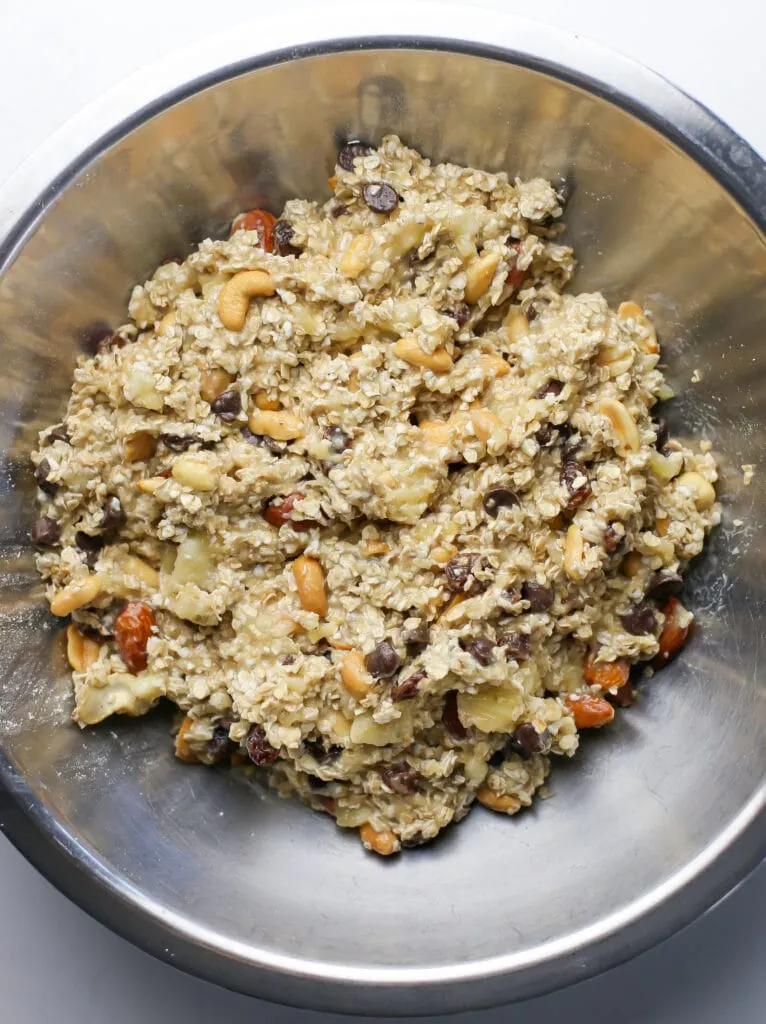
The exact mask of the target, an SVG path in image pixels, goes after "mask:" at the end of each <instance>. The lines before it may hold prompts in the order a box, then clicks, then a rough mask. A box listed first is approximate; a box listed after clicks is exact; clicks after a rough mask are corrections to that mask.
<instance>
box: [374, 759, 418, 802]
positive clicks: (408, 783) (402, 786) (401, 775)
mask: <svg viewBox="0 0 766 1024" xmlns="http://www.w3.org/2000/svg"><path fill="white" fill-rule="evenodd" d="M380 774H381V777H382V779H383V781H384V782H385V784H386V785H387V786H388V788H389V789H390V790H392V791H393V792H394V793H398V794H399V795H400V796H407V795H408V794H409V793H414V792H415V790H416V789H417V788H418V781H419V779H420V774H419V773H418V772H416V771H415V769H414V768H410V766H409V765H408V764H406V763H405V762H403V761H398V762H397V763H395V764H392V765H389V766H388V768H384V769H383V770H382V772H381V773H380Z"/></svg>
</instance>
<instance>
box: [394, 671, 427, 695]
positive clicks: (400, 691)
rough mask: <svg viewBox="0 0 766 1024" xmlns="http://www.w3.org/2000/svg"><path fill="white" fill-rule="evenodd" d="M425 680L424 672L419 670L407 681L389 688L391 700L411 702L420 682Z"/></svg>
mask: <svg viewBox="0 0 766 1024" xmlns="http://www.w3.org/2000/svg"><path fill="white" fill-rule="evenodd" d="M425 678H426V673H425V670H424V669H422V668H420V669H418V670H417V672H413V673H412V675H411V676H408V677H407V679H404V680H402V682H401V683H397V684H396V686H392V687H391V700H412V698H413V697H416V696H417V693H418V690H419V688H420V684H421V682H422V681H423V680H424V679H425Z"/></svg>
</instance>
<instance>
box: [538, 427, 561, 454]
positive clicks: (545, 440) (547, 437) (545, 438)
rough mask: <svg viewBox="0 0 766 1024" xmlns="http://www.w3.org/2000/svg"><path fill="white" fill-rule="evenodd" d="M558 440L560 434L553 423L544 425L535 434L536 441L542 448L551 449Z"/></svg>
mask: <svg viewBox="0 0 766 1024" xmlns="http://www.w3.org/2000/svg"><path fill="white" fill-rule="evenodd" d="M557 438H558V432H557V430H556V428H555V427H554V426H553V424H552V423H543V425H542V426H541V427H540V429H539V430H538V431H537V433H536V434H535V440H536V441H537V443H538V444H539V445H540V447H541V448H550V447H551V445H552V444H554V442H555V441H556V440H557Z"/></svg>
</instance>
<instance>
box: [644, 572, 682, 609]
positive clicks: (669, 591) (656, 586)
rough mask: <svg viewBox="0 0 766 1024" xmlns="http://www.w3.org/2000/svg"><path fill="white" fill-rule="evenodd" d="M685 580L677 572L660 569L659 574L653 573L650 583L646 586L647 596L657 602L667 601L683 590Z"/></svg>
mask: <svg viewBox="0 0 766 1024" xmlns="http://www.w3.org/2000/svg"><path fill="white" fill-rule="evenodd" d="M682 584H683V579H682V578H681V577H680V576H679V574H678V573H677V572H671V571H670V570H669V569H660V570H659V572H655V573H653V574H652V575H651V576H650V577H649V582H648V583H647V585H646V596H647V597H651V598H652V599H653V600H655V601H667V599H668V598H669V597H673V595H674V594H677V593H678V591H679V590H680V589H681V585H682Z"/></svg>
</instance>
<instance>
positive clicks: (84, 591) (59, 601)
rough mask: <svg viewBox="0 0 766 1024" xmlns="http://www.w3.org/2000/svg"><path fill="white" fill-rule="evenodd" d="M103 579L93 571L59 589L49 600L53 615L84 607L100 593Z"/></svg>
mask: <svg viewBox="0 0 766 1024" xmlns="http://www.w3.org/2000/svg"><path fill="white" fill-rule="evenodd" d="M102 586H103V580H102V579H101V577H100V576H98V575H97V574H95V573H92V574H89V575H88V576H83V577H82V579H79V580H76V581H75V582H74V583H70V584H69V586H67V587H64V589H63V590H60V591H59V592H58V594H56V595H55V596H54V598H53V600H52V601H51V612H52V613H53V614H54V615H59V616H61V615H69V613H70V612H73V611H74V610H75V609H76V608H84V607H85V605H88V604H90V603H91V601H93V600H94V598H96V597H97V596H98V594H100V593H101V588H102Z"/></svg>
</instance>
